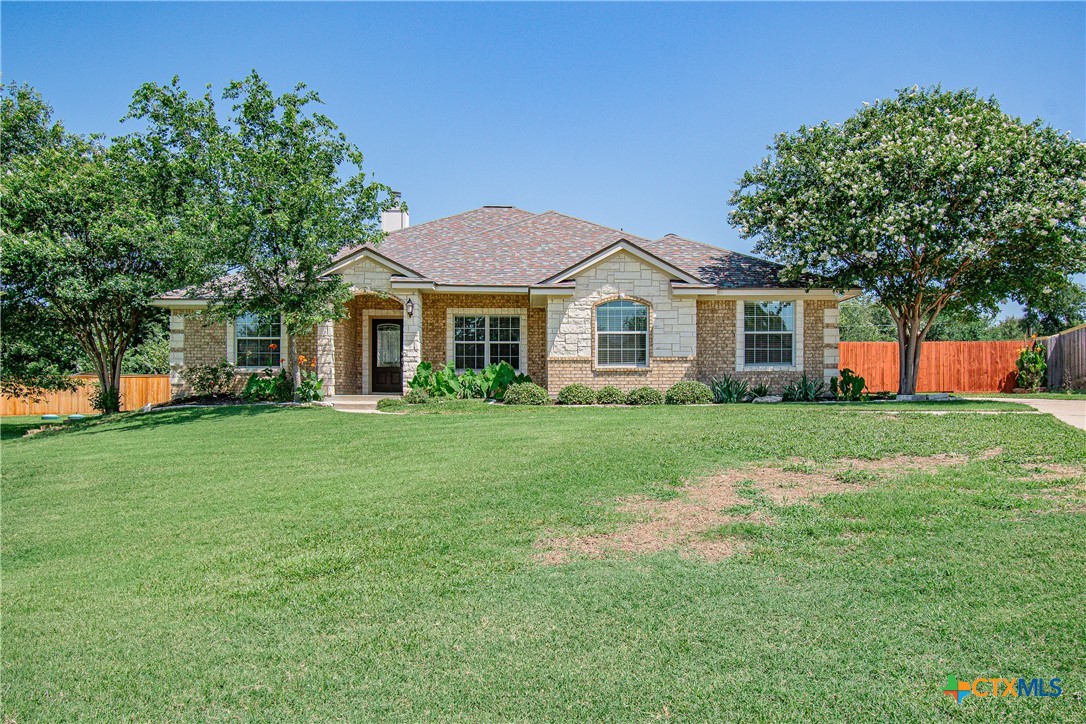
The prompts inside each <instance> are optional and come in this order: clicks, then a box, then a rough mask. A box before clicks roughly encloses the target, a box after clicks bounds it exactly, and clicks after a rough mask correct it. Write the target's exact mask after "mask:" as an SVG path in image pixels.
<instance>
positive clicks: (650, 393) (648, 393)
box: [626, 387, 664, 405]
mask: <svg viewBox="0 0 1086 724" xmlns="http://www.w3.org/2000/svg"><path fill="white" fill-rule="evenodd" d="M626 404H627V405H662V404H664V396H663V395H662V394H660V390H657V389H653V388H652V387H638V388H636V389H633V390H630V391H629V392H627V393H626Z"/></svg>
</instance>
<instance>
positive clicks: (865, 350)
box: [838, 340, 1026, 392]
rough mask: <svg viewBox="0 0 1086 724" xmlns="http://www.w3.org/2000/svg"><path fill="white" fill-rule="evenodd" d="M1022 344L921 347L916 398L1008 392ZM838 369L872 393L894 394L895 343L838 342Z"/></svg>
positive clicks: (934, 344)
mask: <svg viewBox="0 0 1086 724" xmlns="http://www.w3.org/2000/svg"><path fill="white" fill-rule="evenodd" d="M1025 345H1026V342H1025V341H1018V340H1010V341H994V342H925V343H924V346H923V347H921V349H920V372H919V374H918V375H917V378H916V391H917V392H1010V391H1011V390H1012V389H1014V386H1015V378H1016V372H1017V368H1016V367H1015V365H1014V362H1015V360H1016V359H1018V351H1019V350H1020V349H1022V347H1024V346H1025ZM840 359H841V361H840V363H839V364H838V367H839V369H845V368H848V369H850V370H852V371H853V372H855V373H856V374H858V375H860V376H861V377H863V378H864V380H865V381H866V382H867V389H868V390H871V391H873V392H884V391H889V392H897V390H898V374H899V373H898V346H897V342H841V343H840Z"/></svg>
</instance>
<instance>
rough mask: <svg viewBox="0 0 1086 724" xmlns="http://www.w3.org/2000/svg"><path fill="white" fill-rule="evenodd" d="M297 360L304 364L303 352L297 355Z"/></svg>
mask: <svg viewBox="0 0 1086 724" xmlns="http://www.w3.org/2000/svg"><path fill="white" fill-rule="evenodd" d="M298 361H299V362H301V363H302V364H305V355H304V354H300V355H298Z"/></svg>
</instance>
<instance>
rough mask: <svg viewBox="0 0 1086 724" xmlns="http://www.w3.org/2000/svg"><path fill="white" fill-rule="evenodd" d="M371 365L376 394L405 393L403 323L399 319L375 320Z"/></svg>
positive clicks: (371, 339)
mask: <svg viewBox="0 0 1086 724" xmlns="http://www.w3.org/2000/svg"><path fill="white" fill-rule="evenodd" d="M370 349H372V350H373V354H371V355H370V364H371V365H373V391H374V392H403V358H402V355H401V354H400V352H401V350H402V349H403V322H402V321H400V320H398V319H375V320H373V329H372V336H371V337H370Z"/></svg>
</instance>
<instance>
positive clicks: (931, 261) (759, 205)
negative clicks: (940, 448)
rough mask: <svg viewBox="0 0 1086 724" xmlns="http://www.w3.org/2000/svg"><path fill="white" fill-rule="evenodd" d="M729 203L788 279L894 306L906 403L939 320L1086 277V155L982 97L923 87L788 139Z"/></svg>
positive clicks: (1084, 147)
mask: <svg viewBox="0 0 1086 724" xmlns="http://www.w3.org/2000/svg"><path fill="white" fill-rule="evenodd" d="M731 202H732V204H733V205H734V209H733V211H732V212H731V214H730V221H731V222H732V223H733V224H734V225H735V226H737V227H738V228H739V230H740V233H741V234H742V235H743V236H744V237H746V238H751V237H753V238H756V239H757V243H756V245H755V250H756V251H757V252H759V253H762V254H765V255H767V256H769V257H770V258H772V259H775V260H777V261H779V262H781V263H783V264H784V265H785V267H786V272H785V273H786V275H787V276H790V277H793V278H799V277H800V276H801V275H803V274H809V275H817V276H818V277H821V280H822V281H820V282H819V283H820V284H824V285H829V286H832V287H834V288H837V289H850V288H859V289H861V290H863V291H864V292H866V293H868V294H870V295H871V296H872V297H873V298H874V299H877V300H878V301H879V303H881V304H882V305H884V306H885V307H886V309H887V310H888V312H889V313H890V316H891V318H892V319H893V321H894V324H895V328H896V331H897V338H898V341H899V343H900V347H901V351H900V360H901V367H900V369H901V378H900V381H899V389H900V392H902V393H910V392H913V391H914V390H915V383H916V372H917V368H918V364H919V359H920V347H921V344H922V343H923V341H924V339H925V338H926V336H927V335H928V333H929V331H930V330H931V328H932V324H933V323H934V321H935V320H936V318H937V317H938V316H939V315H940V314H941V313H943V312H964V311H973V312H978V313H980V312H984V311H994V309H995V307H996V305H998V304H999V303H1000V302H1002V301H1005V300H1007V299H1008V298H1011V297H1014V296H1015V295H1020V294H1022V293H1023V292H1024V291H1026V290H1042V292H1043V290H1045V289H1048V290H1049V291H1051V290H1054V289H1057V288H1059V287H1060V286H1061V285H1063V284H1065V283H1066V279H1067V276H1068V275H1069V274H1070V273H1073V272H1078V271H1082V270H1083V269H1084V268H1086V251H1084V249H1086V144H1083V142H1082V141H1080V140H1076V139H1072V138H1071V137H1070V136H1069V135H1061V134H1059V133H1058V132H1057V131H1056V130H1054V129H1052V128H1050V127H1048V126H1045V125H1044V124H1043V123H1042V122H1041V121H1034V122H1032V123H1028V124H1027V123H1023V122H1022V121H1021V120H1020V119H1018V118H1013V117H1011V116H1009V115H1007V114H1006V113H1004V112H1003V111H1002V110H1001V109H1000V107H999V105H998V103H997V102H996V101H995V99H984V98H981V97H979V96H978V95H977V94H976V93H975V92H974V91H945V90H943V89H942V88H939V87H932V88H919V87H916V86H914V87H913V88H912V89H906V90H902V91H899V92H898V93H897V94H896V96H895V97H893V98H890V99H884V100H876V101H875V102H874V103H871V104H864V107H863V108H861V109H860V110H859V111H858V112H857V113H855V114H854V115H853V116H851V117H850V118H848V119H847V120H845V121H844V122H843V123H838V124H831V123H829V122H823V123H821V124H818V125H815V126H804V127H801V128H800V129H799V130H798V131H796V132H794V133H782V134H779V135H777V136H776V137H775V139H774V142H773V144H772V145H771V146H770V153H769V155H767V156H766V157H765V158H763V159H762V161H761V162H760V163H759V164H758V165H757V166H755V167H754V168H753V169H751V170H749V171H747V172H746V173H744V174H743V176H742V178H741V179H740V180H739V183H738V186H737V188H736V190H735V192H734V194H733V195H732V199H731Z"/></svg>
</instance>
